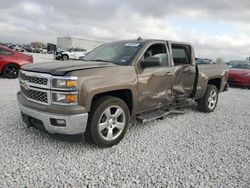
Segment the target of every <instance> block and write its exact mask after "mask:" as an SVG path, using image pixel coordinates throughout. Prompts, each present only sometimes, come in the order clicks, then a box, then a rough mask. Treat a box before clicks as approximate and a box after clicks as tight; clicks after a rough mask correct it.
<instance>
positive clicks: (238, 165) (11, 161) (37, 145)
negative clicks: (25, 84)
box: [0, 79, 250, 187]
mask: <svg viewBox="0 0 250 188" xmlns="http://www.w3.org/2000/svg"><path fill="white" fill-rule="evenodd" d="M0 89H1V92H0V98H1V103H0V111H1V113H0V135H1V136H0V187H84V186H86V185H89V186H90V187H95V186H98V187H161V186H163V187H166V186H169V187H191V186H192V187H249V185H250V178H249V174H250V167H249V162H250V151H249V150H250V134H249V133H250V90H246V89H230V91H228V92H226V93H222V94H221V95H220V99H219V104H218V107H217V109H216V111H215V112H214V113H210V114H204V113H200V112H197V111H195V110H191V109H190V110H187V113H185V114H184V115H177V116H170V117H169V118H166V119H164V120H161V121H158V122H154V123H148V124H144V125H140V124H139V123H134V124H132V125H131V127H130V129H129V131H128V133H127V135H126V137H125V138H124V140H123V141H122V142H121V143H120V144H119V145H117V146H114V147H112V148H108V149H100V148H97V147H95V146H92V145H89V144H87V143H86V142H85V141H84V137H80V136H78V137H72V136H71V137H61V136H50V135H48V134H46V133H43V132H41V131H39V130H36V129H34V128H27V127H26V126H25V124H24V123H23V122H22V120H21V116H20V114H19V110H18V106H17V101H16V92H17V91H18V80H7V79H0Z"/></svg>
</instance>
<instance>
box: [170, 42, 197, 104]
mask: <svg viewBox="0 0 250 188" xmlns="http://www.w3.org/2000/svg"><path fill="white" fill-rule="evenodd" d="M170 46H171V53H172V58H173V64H174V69H175V70H174V72H175V73H174V80H173V95H174V96H175V98H176V99H177V100H185V99H188V98H189V97H190V96H191V94H192V91H193V86H194V83H195V75H196V68H195V64H194V57H193V51H192V47H191V46H190V45H185V44H175V43H171V44H170Z"/></svg>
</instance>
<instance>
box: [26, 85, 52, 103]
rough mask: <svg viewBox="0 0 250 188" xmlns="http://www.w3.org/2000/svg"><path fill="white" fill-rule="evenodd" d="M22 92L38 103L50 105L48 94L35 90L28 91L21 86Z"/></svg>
mask: <svg viewBox="0 0 250 188" xmlns="http://www.w3.org/2000/svg"><path fill="white" fill-rule="evenodd" d="M21 92H22V94H23V95H24V96H26V97H27V98H29V99H31V100H34V101H38V102H41V103H46V104H47V103H48V94H47V92H42V91H37V90H33V89H28V90H26V89H25V88H24V87H23V86H22V85H21Z"/></svg>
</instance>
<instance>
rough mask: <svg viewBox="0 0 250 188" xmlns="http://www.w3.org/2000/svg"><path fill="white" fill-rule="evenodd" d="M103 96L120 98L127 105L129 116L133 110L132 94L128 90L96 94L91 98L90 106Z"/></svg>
mask: <svg viewBox="0 0 250 188" xmlns="http://www.w3.org/2000/svg"><path fill="white" fill-rule="evenodd" d="M103 96H113V97H117V98H120V99H121V100H123V101H124V102H125V103H126V104H127V106H128V108H129V111H130V115H131V114H132V113H133V108H134V104H133V94H132V91H131V90H130V89H119V90H112V91H106V92H103V93H98V94H96V95H94V96H93V98H92V101H91V106H92V105H93V102H94V101H95V100H97V99H99V98H100V97H103Z"/></svg>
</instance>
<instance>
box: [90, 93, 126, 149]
mask: <svg viewBox="0 0 250 188" xmlns="http://www.w3.org/2000/svg"><path fill="white" fill-rule="evenodd" d="M116 107H117V109H119V111H120V110H121V111H123V113H122V114H121V115H119V117H118V116H117V119H116V123H120V120H118V118H120V119H121V117H122V120H121V121H123V122H122V123H120V124H124V126H123V128H121V129H120V128H119V129H118V128H116V127H115V125H113V126H114V127H112V123H114V122H113V121H112V120H111V121H112V122H110V121H109V120H110V119H109V118H108V117H105V116H106V115H105V111H106V110H108V109H109V110H110V112H111V113H110V114H111V115H113V116H115V114H116V112H117V111H115V114H112V110H114V109H115V108H116ZM118 107H119V108H118ZM110 117H111V116H110ZM103 118H104V119H103ZM105 118H106V119H105ZM102 121H103V123H102ZM118 121H119V122H118ZM105 122H107V123H106V124H107V127H106V128H104V129H103V130H102V131H100V129H101V128H100V126H101V124H100V123H102V124H105ZM129 122H130V113H129V109H128V106H127V105H126V103H125V102H124V101H123V100H121V99H120V98H117V97H113V96H104V97H101V98H99V99H97V100H96V101H94V102H93V104H92V107H91V111H90V114H89V119H88V127H87V130H86V139H87V141H88V142H90V143H92V142H94V144H96V145H97V146H99V147H102V148H104V147H111V146H113V145H116V144H118V143H119V142H120V141H121V140H122V139H123V137H124V135H125V134H126V132H127V130H128V126H129ZM109 123H110V124H109ZM111 129H112V130H111ZM109 131H112V136H114V139H112V140H108V137H109V136H108V135H109ZM105 134H107V137H106V136H105ZM115 134H116V135H115Z"/></svg>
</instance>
